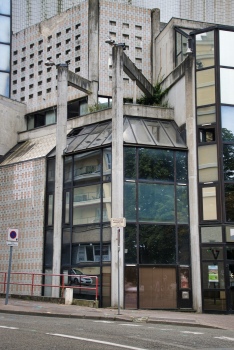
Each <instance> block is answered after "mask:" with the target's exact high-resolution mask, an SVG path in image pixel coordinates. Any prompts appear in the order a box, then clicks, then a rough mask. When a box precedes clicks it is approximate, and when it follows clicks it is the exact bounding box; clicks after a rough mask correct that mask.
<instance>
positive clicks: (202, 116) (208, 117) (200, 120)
mask: <svg viewBox="0 0 234 350" xmlns="http://www.w3.org/2000/svg"><path fill="white" fill-rule="evenodd" d="M215 122H216V110H215V106H210V107H201V108H198V109H197V124H198V125H202V124H211V123H215Z"/></svg>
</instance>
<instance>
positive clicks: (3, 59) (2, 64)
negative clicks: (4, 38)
mask: <svg viewBox="0 0 234 350" xmlns="http://www.w3.org/2000/svg"><path fill="white" fill-rule="evenodd" d="M0 52H1V55H0V70H4V71H8V72H9V71H10V45H4V44H0Z"/></svg>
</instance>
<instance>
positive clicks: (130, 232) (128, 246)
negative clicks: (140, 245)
mask: <svg viewBox="0 0 234 350" xmlns="http://www.w3.org/2000/svg"><path fill="white" fill-rule="evenodd" d="M136 263H137V226H136V224H127V226H126V228H125V264H136Z"/></svg>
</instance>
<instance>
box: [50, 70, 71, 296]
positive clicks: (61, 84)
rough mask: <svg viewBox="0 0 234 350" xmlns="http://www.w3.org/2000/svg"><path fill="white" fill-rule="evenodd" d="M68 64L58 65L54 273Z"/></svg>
mask: <svg viewBox="0 0 234 350" xmlns="http://www.w3.org/2000/svg"><path fill="white" fill-rule="evenodd" d="M67 76H68V66H67V64H61V65H59V66H58V94H57V100H58V102H57V127H56V161H55V189H54V236H53V274H56V275H57V274H60V271H61V241H62V203H63V150H64V149H65V148H66V144H67V90H68V89H67ZM52 285H53V286H59V285H60V277H59V276H53V277H52ZM59 293H60V288H55V287H53V288H52V297H55V298H58V297H59Z"/></svg>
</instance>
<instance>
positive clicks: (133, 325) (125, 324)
mask: <svg viewBox="0 0 234 350" xmlns="http://www.w3.org/2000/svg"><path fill="white" fill-rule="evenodd" d="M119 326H130V327H141V324H131V323H130V324H129V323H120V324H119Z"/></svg>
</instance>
